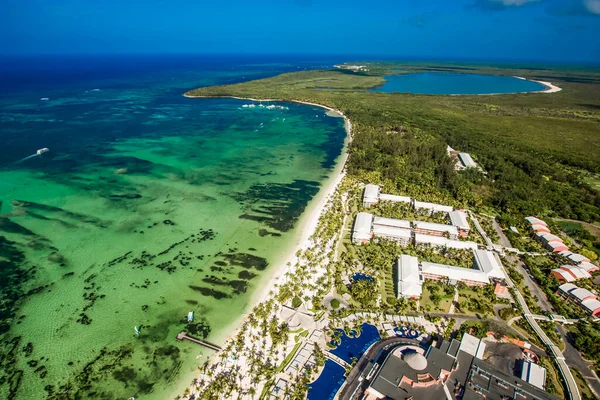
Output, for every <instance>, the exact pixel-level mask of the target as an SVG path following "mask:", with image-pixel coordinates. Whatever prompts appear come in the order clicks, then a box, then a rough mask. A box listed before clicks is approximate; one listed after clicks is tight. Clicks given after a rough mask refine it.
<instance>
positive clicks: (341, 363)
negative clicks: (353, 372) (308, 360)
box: [323, 351, 351, 369]
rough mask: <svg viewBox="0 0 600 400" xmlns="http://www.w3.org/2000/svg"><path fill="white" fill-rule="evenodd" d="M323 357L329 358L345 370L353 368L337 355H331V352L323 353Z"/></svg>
mask: <svg viewBox="0 0 600 400" xmlns="http://www.w3.org/2000/svg"><path fill="white" fill-rule="evenodd" d="M323 355H324V356H325V357H326V358H328V359H330V360H331V361H333V362H334V363H336V364H337V365H339V366H340V367H343V368H344V369H345V368H348V367H351V365H350V364H348V363H347V362H346V361H344V360H342V359H341V358H339V357H338V356H336V355H335V354H333V353H330V352H328V351H324V352H323Z"/></svg>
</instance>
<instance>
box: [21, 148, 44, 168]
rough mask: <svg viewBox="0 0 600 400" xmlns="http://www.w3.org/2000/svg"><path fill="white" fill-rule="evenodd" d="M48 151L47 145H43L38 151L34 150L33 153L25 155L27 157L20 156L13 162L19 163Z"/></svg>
mask: <svg viewBox="0 0 600 400" xmlns="http://www.w3.org/2000/svg"><path fill="white" fill-rule="evenodd" d="M49 151H50V150H49V149H48V148H47V147H44V148H43V149H39V150H38V151H36V152H35V154H32V155H30V156H27V157H24V158H21V159H20V160H19V161H16V162H15V164H20V163H22V162H23V161H27V160H29V159H31V158H33V157H37V156H41V155H42V154H44V153H47V152H49Z"/></svg>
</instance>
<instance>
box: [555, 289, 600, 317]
mask: <svg viewBox="0 0 600 400" xmlns="http://www.w3.org/2000/svg"><path fill="white" fill-rule="evenodd" d="M557 294H558V295H559V296H560V297H562V298H563V299H565V300H567V301H570V302H571V303H574V304H577V305H578V306H579V307H581V309H583V310H584V311H585V312H586V313H588V314H590V315H592V316H597V315H598V314H600V301H598V300H597V298H596V295H595V294H594V293H592V292H590V291H589V290H587V289H584V288H580V287H577V286H576V285H574V284H572V283H565V284H563V285H560V286H559V287H558V291H557Z"/></svg>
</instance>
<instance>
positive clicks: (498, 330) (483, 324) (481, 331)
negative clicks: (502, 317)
mask: <svg viewBox="0 0 600 400" xmlns="http://www.w3.org/2000/svg"><path fill="white" fill-rule="evenodd" d="M488 332H494V337H496V338H497V339H500V338H502V337H503V336H509V333H508V331H507V330H506V328H505V327H503V326H501V325H500V324H498V323H497V322H496V321H494V320H487V319H484V320H482V321H465V322H463V324H462V325H461V326H460V328H459V329H458V334H457V336H456V337H459V338H460V337H462V335H463V334H464V333H469V334H471V335H473V336H475V337H478V338H484V337H486V335H487V333H488Z"/></svg>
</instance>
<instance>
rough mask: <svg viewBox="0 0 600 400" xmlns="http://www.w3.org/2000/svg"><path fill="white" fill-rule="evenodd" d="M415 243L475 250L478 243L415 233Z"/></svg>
mask: <svg viewBox="0 0 600 400" xmlns="http://www.w3.org/2000/svg"><path fill="white" fill-rule="evenodd" d="M415 245H422V246H432V247H447V248H449V249H465V250H476V249H478V248H479V245H478V244H477V243H475V242H466V241H460V240H450V239H446V238H445V237H443V236H431V235H424V234H422V233H415Z"/></svg>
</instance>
